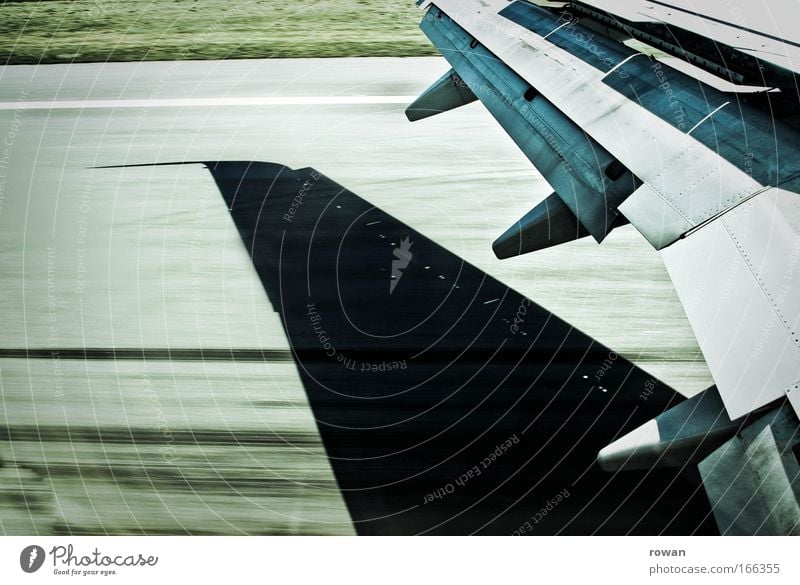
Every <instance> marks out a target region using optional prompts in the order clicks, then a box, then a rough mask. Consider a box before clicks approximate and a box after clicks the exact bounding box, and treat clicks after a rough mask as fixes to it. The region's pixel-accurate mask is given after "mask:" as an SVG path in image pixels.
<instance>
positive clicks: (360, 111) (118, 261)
mask: <svg viewBox="0 0 800 585" xmlns="http://www.w3.org/2000/svg"><path fill="white" fill-rule="evenodd" d="M445 70H446V66H445V64H444V62H443V61H442V60H440V59H436V58H425V59H334V60H285V61H283V60H279V61H226V62H173V63H141V64H139V63H133V64H106V65H100V64H98V65H94V64H85V65H73V66H60V65H59V66H39V67H27V66H25V67H6V68H3V69H0V100H2V102H3V105H2V106H0V135H2V136H0V138H2V139H3V142H4V145H3V146H2V148H0V238H2V246H0V267H1V269H0V291H2V295H0V315H2V323H3V329H2V337H0V382H1V383H2V400H3V407H4V415H5V420H3V421H0V427H2V428H0V461H2V464H3V465H2V467H0V523H1V525H0V531H1V532H4V533H26V532H31V531H34V532H39V533H45V534H47V533H105V532H108V533H141V532H145V533H172V532H176V531H177V532H190V533H215V534H216V533H233V534H242V533H247V534H249V533H281V534H282V533H323V534H331V533H334V534H341V533H351V532H353V531H354V530H356V529H357V528H358V526H356V525H354V523H353V519H352V512H353V507H352V502H351V503H350V506H349V509H348V506H347V505H346V502H345V498H343V497H342V491H341V487H342V486H341V485H338V484H337V479H338V483H339V484H341V478H342V475H341V473H337V475H335V472H336V471H337V470H334V469H333V468H332V466H331V463H330V462H329V459H328V457H326V453H325V447H324V446H323V442H322V438H321V436H320V432H319V422H318V419H319V416H318V415H319V412H314V411H312V407H313V406H314V405H312V404H310V403H309V399H308V392H307V388H306V387H304V384H303V380H301V376H300V373H299V371H298V367H297V366H296V365H295V363H294V360H293V359H292V354H291V351H290V345H289V343H288V341H287V333H286V330H285V326H286V322H285V320H282V319H281V316H280V315H281V314H280V313H279V312H276V310H274V309H276V307H274V303H271V302H270V299H269V298H268V296H267V294H265V289H264V287H263V286H262V281H261V280H260V278H259V274H258V273H257V272H256V269H255V268H254V265H253V263H252V262H251V258H250V255H249V254H248V249H247V248H246V246H243V245H242V238H241V237H240V236H241V234H240V232H239V231H238V230H237V226H236V224H235V222H234V221H233V219H232V216H231V214H230V213H229V209H228V206H227V205H226V201H225V200H224V199H223V197H221V196H220V189H219V187H218V185H217V184H216V183H215V180H214V178H213V177H212V176H211V174H210V173H209V172H208V170H206V169H205V168H204V166H203V165H202V164H186V165H174V166H133V167H128V168H118V167H119V166H122V165H150V164H152V163H167V162H183V161H251V162H254V161H263V162H269V163H278V164H280V165H287V166H288V167H290V168H293V169H304V168H314V169H317V170H318V171H319V172H320V173H322V174H324V175H325V176H326V177H328V178H330V179H332V180H334V181H336V182H337V183H338V184H340V185H342V186H343V187H345V188H346V189H348V190H349V191H350V192H353V193H357V194H358V196H360V198H363V200H365V201H366V202H368V203H369V204H371V205H372V206H375V207H377V208H379V209H381V210H382V211H383V212H385V213H387V214H389V215H391V216H392V217H394V218H397V220H398V221H400V222H403V224H405V225H407V226H410V228H413V230H416V232H419V233H420V234H421V235H424V236H426V237H427V238H429V239H430V240H431V241H433V242H436V243H437V244H438V245H440V246H442V247H443V248H444V249H446V250H449V251H450V252H452V253H453V254H455V255H456V256H457V257H460V258H463V259H464V260H466V261H467V262H469V263H471V264H472V265H474V266H475V267H476V268H477V269H479V270H480V271H483V272H485V273H486V274H487V275H489V276H491V277H494V278H496V279H497V280H498V281H500V282H502V283H504V284H505V285H508V286H510V287H512V288H513V289H516V291H518V292H519V293H521V294H522V295H524V296H526V297H528V298H529V299H531V300H532V301H533V302H535V303H536V304H538V305H540V306H541V307H543V309H545V310H547V311H551V312H552V313H554V314H555V315H556V316H558V317H560V318H561V319H563V320H564V321H566V322H567V323H569V324H570V325H572V326H574V327H576V328H578V329H580V330H581V331H583V332H584V333H585V334H587V335H588V336H590V337H592V338H595V339H597V340H598V342H599V343H602V344H604V345H605V346H608V348H610V349H611V350H613V351H614V352H616V353H618V354H619V355H621V356H625V357H626V358H628V359H630V360H631V361H632V362H633V363H635V364H637V365H639V366H641V367H642V368H644V370H646V371H647V372H649V373H651V374H652V375H654V376H656V377H657V378H659V379H660V380H662V381H663V382H665V383H666V384H668V385H670V386H672V387H673V388H675V389H676V390H678V391H679V392H681V393H682V394H684V395H691V394H694V393H695V392H697V391H699V390H702V389H704V388H705V387H707V386H708V385H709V384H710V383H711V382H710V376H709V374H708V372H707V369H706V368H705V364H704V362H703V360H702V356H701V355H700V353H699V350H698V348H697V345H696V342H695V340H694V337H693V335H692V333H691V330H690V329H689V326H688V323H687V322H686V320H685V317H684V315H683V312H682V310H681V308H680V305H679V303H678V301H677V298H676V296H675V295H674V293H673V291H672V288H671V285H670V283H669V281H668V278H667V276H666V273H665V271H664V270H663V268H662V267H661V264H660V260H659V259H658V256H657V254H656V253H655V252H654V251H653V250H652V249H651V248H650V247H649V246H648V245H647V244H646V242H644V240H643V239H642V238H640V237H639V236H638V235H637V234H636V232H635V231H634V230H632V229H630V228H622V229H620V230H617V231H615V232H614V233H613V234H612V235H611V236H610V237H609V238H608V239H607V241H606V242H604V244H603V245H602V246H598V245H596V244H594V243H593V242H592V241H580V242H575V243H572V244H569V245H566V246H562V247H559V248H556V249H553V250H546V251H543V252H540V253H538V254H535V255H529V256H525V257H522V258H518V259H514V260H510V261H504V262H500V261H498V260H496V259H495V258H494V256H493V255H492V253H491V248H490V245H491V242H492V240H493V239H494V238H495V237H496V236H497V235H498V234H500V233H502V232H503V231H504V230H505V229H506V228H507V227H508V225H510V224H511V223H512V222H514V221H515V220H516V219H517V218H518V217H520V216H521V215H522V214H523V213H525V212H526V211H527V210H529V209H530V208H532V207H533V206H534V205H535V204H536V203H538V202H539V201H540V200H541V199H542V198H544V197H545V196H546V195H548V194H549V193H550V189H549V187H548V186H547V185H546V184H545V183H544V181H543V180H542V179H541V178H540V177H539V176H538V175H537V174H536V172H535V170H534V169H533V168H532V167H531V165H530V163H529V162H528V161H527V160H525V159H524V157H523V156H522V154H521V153H519V152H518V151H517V149H516V148H515V146H514V145H513V144H512V143H511V141H510V139H509V138H508V137H507V136H506V135H505V134H504V133H503V132H502V130H500V129H499V127H497V125H496V124H495V123H494V121H493V120H492V119H491V117H490V116H489V115H488V114H487V113H486V112H484V111H483V110H482V109H481V107H480V106H479V105H473V106H468V107H466V108H463V109H462V110H460V111H456V112H451V113H448V114H446V115H442V116H438V117H436V118H434V119H431V120H427V121H424V122H419V123H416V124H410V123H408V122H407V120H406V119H405V116H404V115H403V109H404V104H405V103H406V98H407V97H409V96H413V95H416V94H418V93H419V92H421V91H422V90H423V89H424V88H425V87H426V86H427V84H429V83H430V82H431V81H432V80H434V79H435V78H437V77H438V76H439V75H441V74H442V73H443V72H444V71H445ZM33 102H35V103H33ZM98 167H114V168H98ZM390 259H391V256H390ZM86 348H88V350H87V349H86ZM28 350H34V353H33V354H29V353H28ZM620 422H624V421H620ZM600 447H602V445H597V448H598V449H599V448H600ZM328 450H329V451H330V447H329V448H328ZM329 454H330V453H329ZM559 489H560V488H559ZM519 520H520V524H521V523H522V522H523V521H524V520H525V518H519ZM513 522H514V520H513V519H510V520H507V522H506V523H507V524H509V525H511V524H513ZM461 529H462V530H464V527H463V526H462V527H461Z"/></svg>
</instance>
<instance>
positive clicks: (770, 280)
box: [408, 0, 800, 533]
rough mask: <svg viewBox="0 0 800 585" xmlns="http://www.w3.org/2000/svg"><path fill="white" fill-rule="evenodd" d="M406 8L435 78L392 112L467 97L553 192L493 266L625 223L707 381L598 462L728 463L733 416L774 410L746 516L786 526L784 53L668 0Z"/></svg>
mask: <svg viewBox="0 0 800 585" xmlns="http://www.w3.org/2000/svg"><path fill="white" fill-rule="evenodd" d="M418 4H420V6H421V8H422V9H424V10H425V11H426V12H425V17H424V19H423V22H422V25H421V26H422V29H423V31H424V32H425V34H426V35H427V36H428V37H429V38H430V39H431V40H432V42H433V43H434V44H435V45H436V46H437V47H438V48H439V49H440V51H441V53H442V55H443V56H444V57H445V58H446V59H447V60H448V61H449V62H450V64H451V65H452V67H453V69H452V71H451V72H449V73H448V74H447V75H446V76H445V77H443V78H442V79H441V80H439V81H438V82H437V83H436V84H434V86H432V88H431V89H430V90H429V91H428V92H426V93H425V94H423V95H422V96H421V97H420V98H419V99H418V100H417V101H416V102H415V103H414V104H412V105H411V106H410V107H409V111H408V115H409V118H410V119H418V118H420V117H424V116H425V115H431V114H435V113H439V112H443V111H446V110H448V109H452V108H454V107H458V106H460V105H463V104H465V103H470V102H471V101H475V99H478V100H480V101H481V102H482V103H483V104H484V106H485V107H486V108H487V109H488V110H489V111H490V112H491V113H492V115H493V116H494V117H495V118H496V119H497V121H498V122H499V123H500V124H501V125H502V126H503V128H504V129H505V130H506V131H507V132H508V133H509V135H510V136H511V137H512V139H513V140H514V141H515V142H516V143H517V144H518V145H519V147H520V148H521V149H522V151H523V152H524V153H525V154H526V155H527V157H528V158H529V159H530V160H531V162H532V163H533V165H534V166H535V167H536V168H537V169H538V170H539V172H540V173H541V174H542V175H543V176H544V178H545V179H546V180H547V181H548V182H549V183H550V184H551V186H552V187H553V189H554V193H553V195H551V197H549V198H548V199H547V200H545V201H544V202H543V203H542V204H540V205H539V206H537V207H536V208H534V209H533V210H532V211H531V212H530V213H528V214H527V215H526V216H524V217H523V218H522V219H520V220H519V221H518V222H517V223H516V224H514V225H512V226H511V227H510V228H509V230H508V231H507V232H506V233H505V234H503V235H502V236H501V237H500V238H498V240H497V241H496V242H495V244H494V249H495V252H496V254H497V255H498V257H501V258H504V257H509V256H514V255H519V254H522V253H526V252H532V251H535V250H538V249H541V248H543V247H547V246H551V245H555V244H560V243H563V242H566V241H569V240H573V239H576V238H579V237H584V236H587V235H591V236H592V237H594V239H595V240H596V241H598V242H602V240H603V239H604V238H605V237H606V236H607V235H608V233H609V232H610V231H611V230H613V229H614V228H616V227H618V226H620V225H623V224H625V223H631V224H632V225H633V226H634V227H635V228H636V229H637V230H638V231H639V232H640V233H641V234H642V235H643V236H644V237H645V238H646V239H647V241H648V242H649V243H650V244H651V245H652V246H653V247H654V248H655V249H656V250H658V251H659V253H660V255H661V257H662V259H663V261H664V264H665V266H666V268H667V270H668V272H669V274H670V277H671V278H672V281H673V283H674V285H675V288H676V290H677V292H678V295H679V298H680V300H681V303H682V304H683V307H684V309H685V311H686V314H687V316H688V318H689V321H690V323H691V325H692V327H693V330H694V332H695V334H696V336H697V339H698V342H699V343H700V347H701V349H702V351H703V354H704V356H705V358H706V361H707V362H708V365H709V368H710V370H711V373H712V375H713V377H714V381H715V382H716V389H713V390H712V391H711V393H709V394H708V396H707V397H706V399H705V401H704V402H702V406H699V407H698V408H696V409H693V410H689V409H685V408H684V410H683V412H673V413H672V414H669V413H667V415H664V416H663V417H659V418H658V419H656V420H654V421H651V423H648V425H645V427H646V428H645V427H642V428H640V429H638V430H637V431H636V432H635V433H633V434H632V435H629V436H626V437H623V438H622V439H620V440H619V441H617V442H615V443H614V444H612V445H610V446H609V447H607V448H606V449H604V450H603V452H601V455H600V461H601V463H602V464H603V465H604V466H606V467H608V468H614V469H617V468H624V467H626V466H627V467H631V466H634V467H642V466H648V465H650V466H657V465H664V464H675V462H676V461H682V462H683V463H684V464H685V463H700V464H701V471H702V469H703V465H702V464H703V462H704V461H709V457H711V456H709V451H711V453H712V454H716V455H719V453H720V452H721V451H719V449H720V447H719V444H720V442H721V441H723V442H724V441H726V440H727V441H728V442H725V443H724V445H726V446H727V447H725V448H726V449H728V451H726V453H729V455H728V459H731V458H733V457H734V455H732V454H730V453H733V452H734V451H735V449H734V450H731V449H732V447H731V445H733V443H730V441H734V442H736V441H738V443H736V447H737V448H739V449H740V450H744V451H747V450H748V449H750V450H751V451H752V449H755V448H756V447H754V445H755V444H756V443H757V441H756V437H755V435H753V436H752V437H750V439H746V438H744V437H743V434H742V432H741V431H737V430H736V429H740V428H741V427H740V426H737V425H736V424H733V423H735V422H736V421H743V420H745V419H747V420H748V421H752V420H755V419H757V418H758V417H759V416H760V417H761V418H760V419H758V420H763V417H764V416H766V415H764V413H765V412H769V413H773V414H774V413H776V412H780V413H781V417H782V418H780V421H782V422H780V423H779V422H777V420H778V419H775V418H773V419H770V421H771V422H770V423H769V424H766V427H765V428H766V429H767V431H769V433H771V435H772V437H773V439H774V442H775V445H776V449H778V452H779V455H778V456H777V458H775V457H772V458H771V459H770V458H769V457H768V458H767V459H769V461H770V462H771V463H770V466H771V467H770V470H772V469H773V468H775V469H778V468H780V470H781V471H780V473H778V474H777V475H778V476H780V477H778V478H777V479H774V478H773V479H774V481H772V484H773V485H778V484H780V485H784V484H785V489H783V491H782V492H780V493H781V494H792V495H793V497H792V498H791V500H792V502H790V503H786V504H785V505H786V506H788V508H789V509H791V512H787V513H784V514H783V515H782V516H781V519H780V520H775V518H774V516H775V514H772V515H770V514H769V512H768V513H767V517H768V518H767V519H768V520H769V522H772V524H770V523H769V522H767V520H764V522H762V523H761V524H760V525H759V526H770V527H771V528H769V529H764V530H766V531H767V532H769V531H770V530H772V532H774V533H787V532H788V533H791V532H793V531H794V532H796V531H798V530H800V507H798V505H797V496H798V495H800V487H799V483H800V482H798V481H796V478H797V476H798V474H799V473H800V469H798V461H797V457H796V456H795V457H794V458H792V457H789V458H788V459H786V461H784V459H781V457H783V454H784V452H785V451H787V450H788V452H789V453H791V450H792V449H793V448H794V449H795V451H797V448H796V445H797V442H798V440H797V433H796V430H797V428H798V427H797V414H798V413H799V412H800V290H798V289H800V267H799V266H798V263H800V134H798V128H799V127H800V124H799V122H798V119H797V114H796V113H797V111H798V109H797V102H798V91H797V87H796V82H795V72H796V71H797V68H798V66H800V53H798V51H799V50H800V45H798V44H796V43H795V42H794V41H791V40H787V39H781V38H779V37H776V36H775V35H774V34H772V33H770V32H769V31H767V30H764V29H763V27H762V28H755V27H753V26H747V25H746V23H741V22H736V20H735V19H733V18H731V19H729V20H727V21H726V20H725V19H723V18H720V17H719V15H711V14H700V13H698V12H696V11H695V10H693V9H691V8H690V7H689V6H688V4H685V3H680V1H679V0H672V1H671V2H666V1H663V2H662V1H655V0H653V1H647V2H646V1H632V2H617V1H614V0H597V1H592V2H572V3H569V4H567V3H554V2H545V3H540V4H544V5H546V6H538V5H536V4H534V3H532V2H527V1H522V0H517V1H513V2H509V1H508V0H434V1H430V0H426V1H422V2H418ZM645 43H646V44H645ZM721 87H722V88H725V90H724V91H723V90H722V89H720V88H721ZM469 92H471V94H469ZM423 114H424V115H423ZM770 416H771V415H770ZM720 421H723V422H724V421H727V422H724V424H722V425H721V426H722V427H724V428H726V429H728V430H727V431H725V432H722V433H720V432H718V431H719V427H720ZM727 423H731V424H730V425H729V424H727ZM754 425H755V426H757V423H751V425H750V426H751V428H755V426H754ZM781 425H783V426H781ZM786 425H788V427H786ZM762 426H763V425H762ZM779 427H780V429H783V431H785V430H786V429H787V428H788V429H789V430H792V432H791V433H789V434H781V433H782V432H783V431H782V430H780V429H779ZM784 427H786V428H784ZM759 428H760V427H759ZM761 430H762V431H763V429H761ZM712 431H713V432H712ZM759 436H760V435H759ZM712 437H713V440H712V439H710V438H712ZM709 441H712V445H711V447H712V449H710V448H709ZM759 444H760V443H759ZM644 447H646V448H644ZM676 448H677V449H678V451H677V452H676ZM744 451H742V452H744ZM737 453H738V452H737ZM770 453H771V452H770ZM665 454H668V456H667V455H665ZM678 455H680V456H678ZM773 460H774V461H773ZM719 467H720V466H719V465H715V466H713V469H716V468H719ZM723 467H724V465H723ZM713 469H712V470H711V471H709V473H708V474H707V475H708V477H707V478H704V479H706V489H707V491H708V492H709V495H711V492H712V491H713V489H712V487H710V486H711V485H712V484H713V481H712V480H713V477H712V476H714V472H713ZM755 471H756V474H758V473H759V472H763V471H764V470H763V469H757V470H755ZM776 473H777V472H776ZM772 475H775V473H773V474H772ZM717 476H719V473H718V472H717ZM775 482H777V483H775ZM781 482H782V483H781ZM762 483H763V482H762ZM758 487H760V486H756V488H758ZM745 491H747V490H745ZM755 491H757V492H758V493H759V494H763V493H765V490H764V489H761V490H758V489H757V490H755ZM728 492H730V490H726V491H725V492H724V493H725V494H727V493H728ZM719 493H720V494H722V493H723V492H719ZM724 497H728V496H723V495H719V496H718V498H724ZM782 498H783V496H781V499H780V501H781V502H783V501H784V500H783V499H782ZM712 499H713V496H712ZM773 500H774V498H773ZM787 502H788V500H787ZM781 505H783V504H781ZM781 509H783V508H781ZM768 510H772V511H775V510H776V508H775V506H771V507H770V508H768ZM776 513H777V512H776ZM717 521H718V522H719V523H721V525H724V527H725V528H729V529H730V531H731V532H735V531H736V530H739V529H741V530H742V531H747V530H750V529H751V528H752V526H750V525H747V527H744V526H745V524H746V522H744V520H742V519H741V518H727V517H726V518H724V519H721V517H720V515H717ZM721 527H722V526H721ZM762 531H763V530H762Z"/></svg>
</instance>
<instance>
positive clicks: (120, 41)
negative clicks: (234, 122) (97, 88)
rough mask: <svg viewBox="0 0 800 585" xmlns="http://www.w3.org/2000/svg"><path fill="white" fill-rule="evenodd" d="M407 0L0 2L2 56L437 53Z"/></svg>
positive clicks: (45, 59) (32, 59) (51, 59)
mask: <svg viewBox="0 0 800 585" xmlns="http://www.w3.org/2000/svg"><path fill="white" fill-rule="evenodd" d="M420 17H421V13H420V12H419V11H418V10H417V9H416V7H415V6H414V2H413V1H412V0H303V1H302V2H287V1H284V0H239V1H236V2H230V1H225V0H174V1H167V0H125V1H122V0H88V1H76V2H69V1H67V2H64V1H56V0H52V1H51V0H42V1H31V2H27V1H16V2H15V1H7V2H2V3H0V37H2V38H3V39H4V42H3V43H2V44H0V63H5V64H23V63H28V64H32V63H69V62H89V61H141V60H147V61H154V60H183V59H243V58H287V57H361V56H372V57H380V56H395V57H397V56H422V55H433V54H436V51H435V49H434V48H433V47H432V46H431V44H430V43H429V42H428V40H427V39H426V38H425V36H424V35H423V34H422V33H421V32H420V30H419V28H418V23H419V20H420Z"/></svg>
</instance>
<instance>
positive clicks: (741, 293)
mask: <svg viewBox="0 0 800 585" xmlns="http://www.w3.org/2000/svg"><path fill="white" fill-rule="evenodd" d="M661 256H662V258H663V260H664V263H665V265H666V267H667V270H668V271H669V274H670V276H671V278H672V281H673V283H674V284H675V288H676V290H677V291H678V295H679V297H680V299H681V303H682V304H683V306H684V309H685V310H686V314H687V316H688V317H689V321H690V323H691V325H692V328H693V329H694V332H695V335H696V336H697V339H698V342H699V343H700V347H701V348H702V350H703V354H704V355H705V358H706V361H707V362H708V365H709V368H710V369H711V373H712V375H713V376H714V380H715V381H716V383H717V386H718V388H719V390H720V395H721V396H722V399H723V402H724V403H725V407H726V409H727V410H728V414H729V415H730V416H731V418H737V417H739V416H742V415H744V414H746V413H748V412H750V411H752V410H753V409H756V408H759V407H761V406H764V405H765V404H767V403H769V402H771V401H773V400H775V399H778V398H780V397H782V396H784V395H785V394H787V393H789V392H790V391H792V390H794V388H795V386H796V385H797V384H798V381H800V197H798V195H796V194H794V193H790V192H787V191H784V190H782V189H777V188H774V189H770V190H768V191H766V192H764V193H762V194H761V195H758V196H757V197H755V198H753V199H751V200H750V201H748V202H746V203H744V204H742V205H739V206H738V207H737V208H735V209H734V210H732V211H731V212H729V213H727V214H725V215H724V216H722V217H721V218H719V219H717V220H715V221H713V222H711V223H710V224H709V225H707V226H705V227H703V228H701V229H699V230H698V231H696V232H695V233H693V234H691V235H690V236H688V237H687V238H685V239H683V240H680V241H679V242H677V243H675V244H673V245H672V246H670V247H669V248H666V249H664V250H662V251H661ZM794 404H797V401H796V400H795V401H794Z"/></svg>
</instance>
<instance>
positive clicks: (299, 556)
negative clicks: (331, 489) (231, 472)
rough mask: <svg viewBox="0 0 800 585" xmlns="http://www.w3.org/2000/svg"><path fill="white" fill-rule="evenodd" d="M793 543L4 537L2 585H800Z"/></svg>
mask: <svg viewBox="0 0 800 585" xmlns="http://www.w3.org/2000/svg"><path fill="white" fill-rule="evenodd" d="M797 543H798V541H797V540H795V539H793V538H790V537H783V538H773V537H752V538H750V537H748V538H721V537H695V538H647V537H614V538H609V537H585V538H578V537H559V538H540V537H532V538H527V539H525V538H511V537H503V538H500V537H498V538H493V537H486V538H454V537H447V538H445V537H431V538H404V537H383V538H357V537H340V538H337V537H41V538H39V537H3V538H0V583H4V584H5V583H14V584H16V583H44V582H48V583H49V582H51V581H52V582H60V583H65V582H68V581H69V582H71V583H97V582H105V583H115V584H122V583H143V582H150V583H167V582H173V581H180V582H184V583H185V582H187V579H197V580H199V581H201V582H203V583H209V582H214V581H226V580H234V582H239V581H242V580H248V581H249V580H253V579H258V580H259V582H266V583H270V582H277V583H292V582H296V583H313V582H319V583H326V584H329V583H342V584H347V585H353V584H360V583H364V584H370V585H373V584H376V583H379V584H381V585H384V584H387V585H390V584H397V585H401V584H402V585H408V584H409V583H420V582H421V583H431V582H434V580H437V581H441V582H446V583H458V584H459V585H460V584H469V583H480V584H484V585H485V584H486V583H501V582H502V583H540V582H544V583H558V582H563V581H564V580H569V581H570V582H574V581H573V580H575V579H585V580H586V582H597V581H602V582H603V583H643V582H651V581H652V582H653V583H723V582H724V583H743V584H745V583H776V584H777V583H797V582H798V577H799V576H800V574H798V571H797V565H798V561H797V556H798V555H797Z"/></svg>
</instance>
